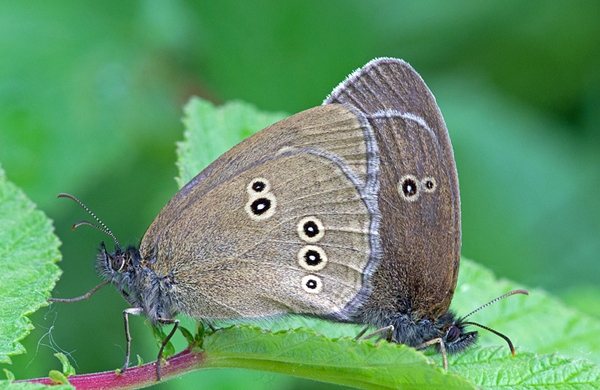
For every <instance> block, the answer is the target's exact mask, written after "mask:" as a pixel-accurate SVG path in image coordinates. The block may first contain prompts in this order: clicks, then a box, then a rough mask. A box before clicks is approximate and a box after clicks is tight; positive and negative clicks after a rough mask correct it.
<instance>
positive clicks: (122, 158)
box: [0, 0, 600, 389]
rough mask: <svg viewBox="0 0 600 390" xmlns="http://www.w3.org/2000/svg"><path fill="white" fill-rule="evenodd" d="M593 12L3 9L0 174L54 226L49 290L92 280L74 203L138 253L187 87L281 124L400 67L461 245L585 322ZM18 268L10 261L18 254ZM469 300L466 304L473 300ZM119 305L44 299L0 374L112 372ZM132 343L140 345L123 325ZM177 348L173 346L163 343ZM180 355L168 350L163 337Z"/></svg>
mask: <svg viewBox="0 0 600 390" xmlns="http://www.w3.org/2000/svg"><path fill="white" fill-rule="evenodd" d="M599 20H600V2H598V1H574V2H559V1H529V2H522V1H491V2H480V1H456V2H445V1H429V2H408V1H369V2H363V1H347V0H346V1H341V0H340V1H327V2H323V1H303V2H280V1H253V2H238V1H230V0H228V1H218V2H216V1H214V2H208V1H207V2H193V1H184V0H175V1H169V2H165V1H158V0H149V1H133V0H132V1H117V0H114V1H104V2H81V1H75V0H70V1H67V0H65V1H60V2H44V1H20V2H9V1H1V2H0V163H1V164H2V166H3V168H4V169H5V170H6V173H7V176H8V178H9V179H10V180H12V181H13V182H14V183H16V184H17V185H18V186H20V187H21V188H23V189H24V191H25V192H26V193H27V195H28V196H29V197H30V198H31V199H32V200H33V201H34V202H36V203H37V204H38V206H39V208H40V209H42V210H44V211H45V212H46V213H47V214H48V215H49V216H50V217H51V218H52V219H54V221H55V226H56V232H57V234H58V235H59V237H60V239H61V240H62V242H63V246H62V252H63V256H64V259H63V261H62V262H61V263H60V266H61V268H62V269H63V270H64V274H63V277H62V279H61V281H60V282H59V283H58V285H57V288H56V289H55V292H54V294H55V295H56V296H59V297H73V296H76V295H80V294H83V293H84V292H87V291H88V290H89V289H90V288H91V287H93V286H95V285H96V284H97V283H99V281H100V280H99V278H98V277H97V276H96V274H95V270H94V266H93V263H94V258H95V253H96V249H97V248H98V245H99V242H100V240H106V241H110V240H109V239H108V238H107V237H106V236H104V235H103V234H101V233H99V232H97V231H94V230H93V229H86V228H82V229H78V230H77V231H76V232H71V225H72V224H73V223H74V222H76V221H78V220H81V219H85V218H87V216H86V214H85V213H84V212H83V211H82V210H81V209H80V208H79V207H78V206H77V205H75V204H74V203H72V202H70V201H68V200H65V199H56V194H58V193H59V192H70V193H72V194H75V195H76V196H78V197H79V198H80V199H82V200H83V201H84V202H85V203H86V204H87V205H88V206H89V207H90V208H91V209H92V210H94V212H95V213H96V214H97V215H98V216H100V218H102V219H103V220H104V221H105V222H106V223H107V224H108V226H109V227H110V228H111V229H112V230H113V231H114V233H115V234H116V236H117V237H118V238H119V240H120V241H121V242H122V243H127V242H131V243H136V242H137V241H138V240H139V239H141V237H142V235H143V234H144V231H145V229H146V227H147V226H148V225H149V224H150V222H151V221H152V219H153V218H154V216H156V214H157V213H158V211H159V210H160V209H161V207H162V206H163V205H164V204H165V203H166V202H167V201H168V200H169V199H170V197H171V196H172V195H173V194H174V193H175V192H176V190H177V187H176V183H175V181H174V179H173V178H174V177H175V175H176V174H177V169H176V166H175V158H176V157H175V142H176V141H178V140H181V139H182V130H183V125H182V123H181V117H182V106H183V105H184V104H185V102H186V101H187V100H188V98H189V97H190V96H192V95H198V96H201V97H204V98H207V99H210V100H212V101H214V102H216V103H222V102H225V101H228V100H232V99H242V100H245V101H247V102H251V103H253V104H255V105H256V106H257V107H259V108H260V109H263V110H276V111H286V112H289V113H290V114H291V113H295V112H298V111H301V110H303V109H306V108H309V107H312V106H316V105H319V104H320V103H321V102H322V100H323V99H324V98H325V96H326V95H327V94H328V93H329V92H330V91H331V90H332V88H333V87H335V86H336V85H337V84H338V83H339V82H340V81H342V80H343V79H344V77H345V76H346V75H347V74H349V73H350V72H351V71H353V70H354V69H356V68H358V67H361V66H362V65H364V64H365V63H366V62H367V61H369V60H370V59H372V58H374V57H378V56H393V57H399V58H403V59H405V60H406V61H408V62H409V63H410V64H411V65H413V67H414V68H415V69H416V70H417V71H418V72H419V73H420V74H421V75H422V76H423V78H424V79H425V81H426V82H427V83H428V85H429V87H430V88H431V89H432V91H433V92H434V94H435V95H436V97H437V100H438V103H439V105H440V107H441V110H442V112H443V114H444V116H445V119H446V122H447V125H448V129H449V131H450V135H451V138H452V141H453V144H454V148H455V155H456V160H457V165H458V171H459V177H460V183H461V197H462V211H463V232H464V233H463V254H464V255H465V256H467V257H470V258H472V259H474V260H476V261H478V262H480V263H482V264H485V265H486V266H488V267H489V268H491V269H492V270H494V271H495V272H496V273H497V274H498V275H499V276H502V277H507V278H511V279H514V280H517V281H519V282H522V283H524V284H525V285H529V286H541V287H544V288H546V289H548V290H550V291H551V292H553V293H555V294H557V295H559V296H561V297H562V298H563V299H565V300H566V301H567V302H569V303H570V304H572V305H574V306H578V307H579V308H580V309H581V310H583V311H586V312H587V313H589V314H591V315H594V316H597V317H600V303H599V302H600V288H599V285H600V258H599V257H600V194H599V191H598V190H597V188H598V183H599V182H600V129H599V128H598V122H599V121H600V23H599V22H598V21H599ZM24 260H25V259H24ZM480 303H482V302H479V301H478V300H477V297H474V299H473V306H474V307H475V306H477V305H479V304H480ZM126 307H127V305H126V303H125V301H124V300H123V299H122V298H121V297H120V296H119V294H118V293H117V292H116V291H114V289H104V290H102V291H100V292H99V293H97V294H96V295H95V296H94V297H93V298H91V299H90V300H89V301H84V302H80V303H77V304H72V305H53V306H52V307H49V308H43V309H41V310H40V311H39V312H38V313H35V314H34V315H33V316H32V317H31V318H32V321H33V323H34V325H35V326H36V330H35V331H34V332H33V333H32V334H31V335H30V336H29V337H28V338H27V339H26V340H24V344H25V346H26V347H27V350H28V354H27V355H22V356H16V357H14V359H13V361H14V364H13V365H12V366H9V367H7V368H8V369H10V370H11V371H13V372H14V373H15V374H16V375H17V378H31V377H35V376H45V375H47V372H48V370H50V369H57V368H59V363H58V361H57V360H56V359H55V358H54V357H53V356H52V354H53V353H54V352H55V351H58V350H62V351H64V352H66V353H70V354H71V356H72V358H73V359H74V361H75V367H76V368H77V369H78V371H79V372H80V373H89V372H94V371H99V370H112V369H115V368H116V367H119V366H120V365H121V364H122V363H123V356H124V335H123V329H122V327H123V325H122V310H123V309H124V308H126ZM132 322H133V330H132V332H133V336H134V340H133V351H134V353H138V354H140V355H142V356H143V357H144V359H145V360H146V361H149V360H152V359H154V356H155V354H156V351H157V350H156V347H155V344H154V341H153V339H152V336H151V334H150V331H149V330H148V329H147V328H146V327H145V325H143V321H142V320H141V319H133V321H132ZM179 342H180V343H181V340H179ZM180 345H181V344H180ZM305 384H306V383H305V382H297V381H296V380H295V379H293V378H287V377H283V376H279V375H273V374H265V373H254V372H244V371H230V372H225V371H223V370H213V371H205V372H197V373H193V374H191V375H187V376H186V377H184V378H181V379H177V380H173V381H170V382H168V383H163V384H160V385H159V387H157V388H164V389H167V388H189V387H191V386H192V385H197V386H202V388H212V389H216V388H241V387H244V388H246V389H248V388H253V387H256V388H269V387H273V388H289V389H292V388H296V387H298V388H299V387H302V386H303V385H305Z"/></svg>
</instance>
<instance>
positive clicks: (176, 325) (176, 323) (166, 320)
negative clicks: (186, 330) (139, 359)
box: [156, 318, 179, 381]
mask: <svg viewBox="0 0 600 390" xmlns="http://www.w3.org/2000/svg"><path fill="white" fill-rule="evenodd" d="M158 322H160V323H161V324H162V325H168V324H173V329H171V332H169V334H168V335H167V337H165V339H164V340H163V342H162V344H161V346H160V349H159V350H158V357H157V358H156V380H157V381H160V378H161V376H160V360H161V359H162V355H163V351H164V350H165V346H166V345H167V344H168V343H169V341H171V337H173V335H174V334H175V332H176V331H177V328H179V320H176V319H173V318H159V319H158Z"/></svg>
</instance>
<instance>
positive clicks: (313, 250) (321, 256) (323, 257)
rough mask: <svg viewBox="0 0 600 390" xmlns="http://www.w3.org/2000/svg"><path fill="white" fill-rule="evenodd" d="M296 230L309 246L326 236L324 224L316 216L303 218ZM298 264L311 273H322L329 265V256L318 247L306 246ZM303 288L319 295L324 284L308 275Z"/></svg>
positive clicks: (300, 253)
mask: <svg viewBox="0 0 600 390" xmlns="http://www.w3.org/2000/svg"><path fill="white" fill-rule="evenodd" d="M296 230H297V232H298V236H299V237H300V239H301V240H302V241H304V242H307V243H309V244H316V243H317V242H319V241H320V240H321V239H322V238H323V236H324V235H325V227H324V226H323V222H321V220H320V219H319V218H317V217H315V216H309V217H304V218H302V219H301V220H300V221H299V222H298V225H297V228H296ZM298 264H300V267H302V268H304V269H305V270H307V271H310V272H316V271H320V270H322V269H323V268H325V266H326V265H327V254H326V253H325V250H324V249H323V248H321V247H320V246H318V245H305V246H303V247H302V248H300V250H299V251H298ZM302 288H303V289H304V291H306V292H308V293H311V294H318V293H319V292H321V289H322V288H323V282H322V281H321V278H320V277H318V276H316V275H306V276H304V277H303V278H302Z"/></svg>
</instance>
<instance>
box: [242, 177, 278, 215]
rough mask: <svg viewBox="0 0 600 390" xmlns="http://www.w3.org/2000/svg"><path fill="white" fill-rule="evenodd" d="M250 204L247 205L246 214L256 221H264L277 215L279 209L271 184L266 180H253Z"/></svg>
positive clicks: (250, 188)
mask: <svg viewBox="0 0 600 390" xmlns="http://www.w3.org/2000/svg"><path fill="white" fill-rule="evenodd" d="M246 191H247V192H248V195H249V197H248V202H247V203H246V207H245V210H246V213H247V214H248V215H249V216H250V218H251V219H253V220H255V221H263V220H265V219H267V218H270V217H272V216H273V214H275V209H276V207H277V198H275V195H273V193H272V192H271V183H269V181H268V180H267V179H265V178H262V177H259V178H256V179H253V180H252V181H251V182H250V183H249V184H248V186H246Z"/></svg>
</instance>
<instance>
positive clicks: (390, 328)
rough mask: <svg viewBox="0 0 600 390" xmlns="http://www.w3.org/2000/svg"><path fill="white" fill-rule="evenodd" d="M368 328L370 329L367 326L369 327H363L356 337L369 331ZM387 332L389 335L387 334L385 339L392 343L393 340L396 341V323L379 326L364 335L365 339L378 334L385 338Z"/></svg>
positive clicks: (356, 338)
mask: <svg viewBox="0 0 600 390" xmlns="http://www.w3.org/2000/svg"><path fill="white" fill-rule="evenodd" d="M367 329H369V328H368V327H367V328H365V329H363V330H362V332H360V333H359V334H358V335H357V336H356V337H355V338H354V339H355V340H358V339H359V338H360V337H361V336H362V335H363V334H364V333H365V332H366V331H367ZM386 332H387V335H386V336H385V339H386V340H387V341H388V342H390V343H391V342H392V341H394V338H393V337H392V336H393V335H394V325H388V326H384V327H383V328H379V329H377V330H376V331H374V332H372V333H369V334H368V335H366V336H365V337H364V339H365V340H368V339H370V338H372V337H375V336H377V335H381V336H380V337H381V338H384V335H385V333H386Z"/></svg>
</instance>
